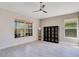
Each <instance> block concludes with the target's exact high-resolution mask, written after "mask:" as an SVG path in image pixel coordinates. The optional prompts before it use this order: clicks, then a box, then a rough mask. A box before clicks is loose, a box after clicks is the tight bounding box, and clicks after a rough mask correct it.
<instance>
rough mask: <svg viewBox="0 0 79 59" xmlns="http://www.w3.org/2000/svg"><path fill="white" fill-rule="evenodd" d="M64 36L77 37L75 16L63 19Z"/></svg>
mask: <svg viewBox="0 0 79 59" xmlns="http://www.w3.org/2000/svg"><path fill="white" fill-rule="evenodd" d="M64 26H65V37H73V38H76V37H77V27H78V26H77V18H73V19H66V20H65V21H64Z"/></svg>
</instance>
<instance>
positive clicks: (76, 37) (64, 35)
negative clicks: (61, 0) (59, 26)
mask: <svg viewBox="0 0 79 59" xmlns="http://www.w3.org/2000/svg"><path fill="white" fill-rule="evenodd" d="M72 19H74V20H76V21H77V27H76V29H77V33H76V34H77V36H76V37H67V36H65V20H72ZM64 38H68V39H77V38H78V18H69V19H64Z"/></svg>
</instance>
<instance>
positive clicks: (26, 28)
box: [15, 20, 32, 38]
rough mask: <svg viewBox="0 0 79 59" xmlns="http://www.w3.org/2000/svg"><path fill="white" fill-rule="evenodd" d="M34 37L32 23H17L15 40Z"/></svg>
mask: <svg viewBox="0 0 79 59" xmlns="http://www.w3.org/2000/svg"><path fill="white" fill-rule="evenodd" d="M26 36H32V23H31V22H25V21H17V20H16V21H15V38H19V37H26Z"/></svg>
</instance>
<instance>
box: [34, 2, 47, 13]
mask: <svg viewBox="0 0 79 59" xmlns="http://www.w3.org/2000/svg"><path fill="white" fill-rule="evenodd" d="M45 6H46V5H44V4H42V2H40V9H39V10H36V11H33V12H40V11H42V12H44V13H47V11H45V10H43V9H44V8H45Z"/></svg>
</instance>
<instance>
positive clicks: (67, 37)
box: [64, 37, 77, 39]
mask: <svg viewBox="0 0 79 59" xmlns="http://www.w3.org/2000/svg"><path fill="white" fill-rule="evenodd" d="M64 38H66V39H77V37H64Z"/></svg>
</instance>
